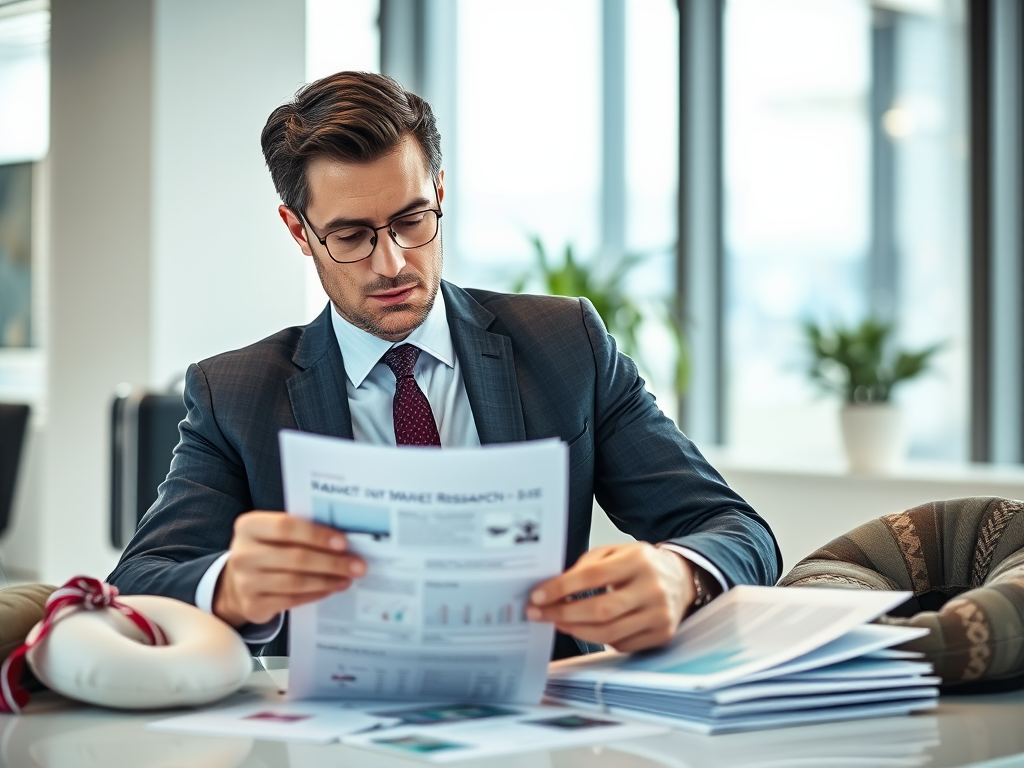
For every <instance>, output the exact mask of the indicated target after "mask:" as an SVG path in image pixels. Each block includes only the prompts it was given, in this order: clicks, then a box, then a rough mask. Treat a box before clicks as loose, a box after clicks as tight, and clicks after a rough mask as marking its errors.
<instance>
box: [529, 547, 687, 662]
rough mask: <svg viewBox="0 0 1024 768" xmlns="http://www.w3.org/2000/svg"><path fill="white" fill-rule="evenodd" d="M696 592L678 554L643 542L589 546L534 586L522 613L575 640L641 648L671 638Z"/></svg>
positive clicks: (637, 649) (620, 649) (616, 648)
mask: <svg viewBox="0 0 1024 768" xmlns="http://www.w3.org/2000/svg"><path fill="white" fill-rule="evenodd" d="M602 589H603V590H604V591H603V592H601V593H600V594H595V595H593V596H592V597H583V598H576V599H574V598H573V596H574V595H579V594H580V593H586V592H591V591H595V590H602ZM695 596H696V595H695V590H694V586H693V566H692V565H691V564H690V562H689V561H688V560H686V559H685V558H684V557H682V556H681V555H679V554H677V553H675V552H673V551H671V550H668V549H659V548H657V547H653V546H651V545H650V544H647V543H646V542H635V543H632V544H615V545H612V546H606V547H598V548H597V549H592V550H590V551H589V552H587V553H586V554H584V555H583V556H582V557H581V558H580V559H579V560H577V561H576V564H575V565H574V566H573V567H572V568H570V569H569V570H568V571H566V572H565V573H563V574H562V575H561V576H556V577H555V578H553V579H550V580H548V581H545V582H544V583H543V584H540V585H538V586H537V587H536V588H535V589H534V590H533V592H532V593H531V595H530V604H529V606H528V607H527V609H526V615H527V618H529V619H530V620H531V621H550V622H552V623H553V624H554V625H555V627H557V628H558V629H559V630H560V631H561V632H565V633H566V634H569V635H572V636H573V637H577V638H579V639H580V640H586V641H587V642H590V643H604V644H605V645H610V646H612V647H613V648H615V650H617V651H624V652H629V651H640V650H644V649H646V648H654V647H656V646H659V645H663V644H664V643H667V642H668V641H669V640H671V639H672V637H673V636H674V635H675V633H676V629H677V628H678V627H679V622H680V621H682V619H683V616H685V615H686V612H687V610H688V609H689V607H690V606H691V605H692V603H693V601H694V598H695Z"/></svg>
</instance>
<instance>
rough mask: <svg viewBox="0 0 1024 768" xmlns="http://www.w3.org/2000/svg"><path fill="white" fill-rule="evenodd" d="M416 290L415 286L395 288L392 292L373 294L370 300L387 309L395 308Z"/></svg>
mask: <svg viewBox="0 0 1024 768" xmlns="http://www.w3.org/2000/svg"><path fill="white" fill-rule="evenodd" d="M414 290H416V286H415V285H406V286H404V287H402V288H395V289H393V290H390V291H381V292H380V293H371V294H370V296H369V298H371V299H373V300H374V301H376V302H379V303H381V304H383V305H384V306H386V307H391V306H394V305H395V304H402V303H403V302H405V301H406V300H407V299H408V298H409V297H410V296H411V295H412V292H413V291H414Z"/></svg>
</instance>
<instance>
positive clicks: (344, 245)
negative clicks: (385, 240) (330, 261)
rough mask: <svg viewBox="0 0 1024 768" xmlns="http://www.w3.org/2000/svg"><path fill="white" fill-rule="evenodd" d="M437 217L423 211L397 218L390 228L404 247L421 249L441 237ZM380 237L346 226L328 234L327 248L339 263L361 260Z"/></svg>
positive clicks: (371, 231)
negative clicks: (438, 234) (438, 231)
mask: <svg viewBox="0 0 1024 768" xmlns="http://www.w3.org/2000/svg"><path fill="white" fill-rule="evenodd" d="M437 218H438V217H437V213H436V212H435V211H420V212H419V213H412V214H409V215H408V216H402V217H401V218H399V219H395V220H394V221H392V222H391V224H390V226H389V229H390V231H391V232H392V233H393V239H394V241H395V243H396V244H397V245H398V246H399V247H400V248H419V247H420V246H423V245H426V244H427V243H429V242H430V241H431V240H433V239H434V236H435V235H437ZM377 236H378V235H377V233H376V232H374V231H373V230H372V229H371V228H370V227H346V228H345V229H338V230H335V231H334V232H331V233H330V234H328V235H327V237H326V242H325V245H326V246H327V250H328V251H329V252H330V254H331V256H332V257H334V259H335V260H336V261H342V262H343V261H359V260H361V259H365V258H366V257H367V256H369V255H370V253H371V252H372V251H373V248H374V246H375V245H376V244H377V240H376V238H377Z"/></svg>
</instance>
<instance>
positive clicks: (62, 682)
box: [26, 595, 252, 709]
mask: <svg viewBox="0 0 1024 768" xmlns="http://www.w3.org/2000/svg"><path fill="white" fill-rule="evenodd" d="M117 600H118V602H120V603H124V604H125V605H128V606H129V607H131V608H134V609H135V610H136V611H138V612H139V613H141V614H142V615H143V616H145V617H146V618H148V619H149V620H150V621H152V622H154V623H156V624H157V625H159V626H160V628H161V629H162V630H163V631H164V635H165V636H166V637H167V642H168V645H164V646H153V645H147V644H146V641H145V636H144V635H143V633H142V631H141V630H139V628H138V627H136V626H135V625H134V624H133V623H132V622H131V621H130V620H129V619H128V618H126V617H125V616H124V614H122V613H121V612H119V611H117V610H113V609H111V608H103V609H99V610H83V609H81V608H80V607H71V608H64V609H61V611H60V612H59V613H58V614H57V617H56V618H57V620H56V621H55V622H54V624H53V626H52V627H51V628H50V633H49V634H48V635H47V636H46V637H45V638H43V639H42V640H41V641H40V643H39V644H38V645H36V646H35V647H33V648H32V649H31V650H29V651H28V653H27V654H26V658H27V661H28V665H29V666H30V667H31V668H32V671H33V672H34V673H35V675H36V677H38V678H39V680H40V681H41V682H42V683H44V684H45V685H46V686H47V687H49V688H51V689H53V690H54V691H57V692H58V693H61V694H63V695H64V696H67V697H68V698H71V699H77V700H79V701H85V702H88V703H90V704H99V705H101V706H104V707H114V708H117V709H161V708H165V707H180V706H195V705H199V704H208V703H210V702H212V701H216V700H218V699H221V698H223V697H225V696H227V695H228V694H231V693H234V692H235V691H236V690H238V689H239V688H240V687H241V686H242V685H243V684H244V683H245V681H246V680H247V679H248V678H249V674H250V672H251V671H252V658H251V656H250V655H249V650H248V648H246V646H245V643H243V642H242V639H241V638H240V637H239V636H238V633H237V632H235V630H234V629H232V628H231V627H230V626H228V625H227V624H225V623H224V622H223V621H221V620H220V619H218V618H217V617H216V616H211V615H210V614H208V613H205V612H203V611H201V610H199V609H198V608H196V607H195V606H193V605H189V604H188V603H183V602H181V601H180V600H173V599H171V598H168V597H156V596H154V595H128V596H118V598H117ZM39 628H40V624H37V625H36V626H35V627H33V629H32V631H31V632H30V633H29V636H28V641H29V642H31V641H33V640H34V639H35V637H36V635H37V634H38V633H39Z"/></svg>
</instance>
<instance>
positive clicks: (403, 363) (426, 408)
mask: <svg viewBox="0 0 1024 768" xmlns="http://www.w3.org/2000/svg"><path fill="white" fill-rule="evenodd" d="M419 356H420V350H419V347H414V346H412V344H402V345H401V346H399V347H392V348H391V349H389V350H388V351H387V354H385V355H384V364H385V365H386V366H387V367H388V368H390V369H391V372H392V373H393V374H395V407H394V413H395V442H396V443H398V445H436V446H438V447H440V446H441V438H440V436H439V435H438V434H437V424H435V423H434V414H433V413H431V411H430V403H428V402H427V397H426V395H424V394H423V390H422V389H420V387H419V384H417V383H416V379H414V378H413V377H412V369H413V367H414V366H415V365H416V358H418V357H419Z"/></svg>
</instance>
